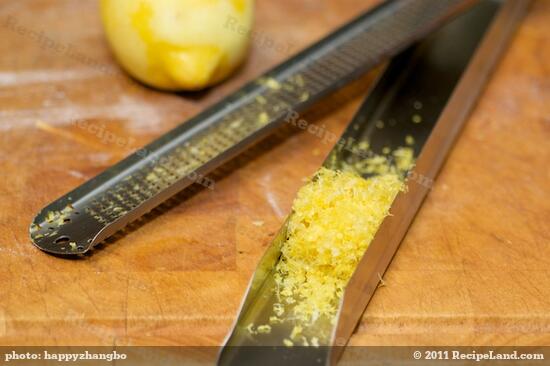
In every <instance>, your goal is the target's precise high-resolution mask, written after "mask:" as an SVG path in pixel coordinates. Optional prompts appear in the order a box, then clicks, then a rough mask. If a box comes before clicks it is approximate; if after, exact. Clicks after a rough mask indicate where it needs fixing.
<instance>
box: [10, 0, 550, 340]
mask: <svg viewBox="0 0 550 366" xmlns="http://www.w3.org/2000/svg"><path fill="white" fill-rule="evenodd" d="M373 3H374V1H362V0H339V1H336V0H332V1H328V0H325V1H319V0H304V1H290V0H285V1H267V0H261V1H258V3H257V20H256V31H257V32H256V37H255V39H254V42H253V47H252V52H251V54H250V57H249V59H248V61H247V63H246V65H244V66H243V67H242V68H241V69H240V70H239V72H238V73H237V75H235V77H233V78H232V79H231V80H229V81H227V82H225V83H223V84H222V85H220V86H217V87H215V88H212V89H210V90H208V91H205V92H200V93H195V94H190V93H181V94H169V93H161V92H157V91H154V90H151V89H148V88H146V87H144V86H142V85H140V84H138V83H136V82H134V81H132V80H131V79H129V78H128V77H127V76H126V75H125V74H124V73H123V72H122V71H120V70H119V68H118V67H117V65H116V63H115V62H114V60H113V59H112V56H111V55H110V53H109V50H108V48H107V46H106V43H105V40H104V38H103V34H102V29H101V24H100V21H99V18H98V9H97V2H96V1H94V0H83V1H76V0H21V1H11V2H8V1H3V2H2V3H1V4H0V178H1V179H0V194H1V195H0V345H74V344H78V345H213V346H215V345H219V344H221V342H222V341H223V338H224V336H225V335H226V333H227V332H228V331H229V329H230V327H231V324H232V322H233V321H234V319H235V317H236V312H237V309H238V306H239V303H240V301H241V298H242V296H243V294H244V291H245V288H246V285H247V282H248V280H249V278H250V276H251V274H252V272H253V270H254V268H255V265H256V263H257V261H258V260H259V258H260V256H261V255H262V253H263V251H264V249H265V248H266V246H267V245H268V244H269V243H270V241H271V239H272V237H273V235H274V233H275V232H276V231H277V230H278V228H279V227H280V225H281V223H282V221H283V219H284V218H285V216H286V215H287V214H288V212H289V209H290V207H291V203H292V200H293V197H294V195H295V193H296V191H297V190H298V189H299V187H300V186H301V185H302V184H303V182H302V179H303V178H304V177H306V176H308V175H310V174H312V173H313V172H314V171H315V170H316V169H317V168H318V167H319V165H320V164H321V162H322V161H323V159H324V156H325V154H326V153H327V152H328V151H329V150H330V148H331V146H329V145H327V144H324V143H323V142H322V141H321V140H320V139H318V138H317V137H316V136H314V135H311V134H308V133H307V132H297V131H282V132H281V133H279V134H277V135H276V136H274V137H271V138H268V139H267V140H266V141H264V142H263V143H261V144H260V145H258V146H257V147H255V148H254V149H253V150H252V151H250V152H249V153H246V154H244V155H243V156H242V157H240V158H238V159H236V160H235V161H233V162H231V163H230V164H229V165H228V166H227V167H225V168H224V169H222V170H220V171H219V172H217V173H216V174H215V179H216V183H215V189H214V190H204V189H203V190H201V189H192V190H190V191H188V192H184V193H183V194H181V195H179V196H178V197H177V198H176V199H175V200H173V201H172V202H171V203H170V204H169V205H165V206H163V207H162V208H161V209H160V210H158V211H157V212H156V213H153V214H151V215H149V217H148V219H147V220H146V221H147V222H146V223H145V224H144V225H140V226H137V227H134V228H132V229H131V230H128V231H127V232H125V233H124V234H123V235H119V236H118V237H117V238H116V239H114V240H110V241H109V243H107V244H106V245H103V246H102V248H101V249H100V250H98V251H96V252H95V253H94V254H93V255H91V256H88V257H86V258H83V259H80V260H66V259H60V258H56V257H53V256H50V255H47V254H45V253H42V252H41V251H39V250H38V249H36V248H35V247H33V246H32V245H31V244H30V241H29V238H28V234H27V232H28V225H29V223H30V222H31V219H32V217H33V216H34V214H35V213H36V212H37V211H38V210H39V209H40V208H42V207H43V206H45V205H46V204H47V203H49V202H50V201H52V200H54V199H55V198H57V197H59V196H60V195H62V194H64V193H66V192H67V191H69V190H71V189H73V188H74V187H75V186H77V185H80V184H81V183H83V182H84V181H86V180H87V179H89V178H92V177H93V176H94V175H96V174H98V173H99V172H101V171H102V170H103V169H105V168H107V167H109V166H110V165H112V164H113V163H115V162H117V161H118V160H120V159H121V158H123V157H124V156H126V155H128V154H129V153H130V152H131V151H132V150H134V149H136V148H138V147H140V146H141V145H143V144H145V143H147V142H148V141H150V140H152V139H154V138H155V137H157V136H159V135H160V134H161V133H163V132H165V131H168V130H169V129H171V128H172V127H174V126H176V125H178V124H179V123H180V122H182V121H183V120H185V119H187V118H189V117H190V116H192V115H194V114H196V113H197V112H199V111H201V110H202V109H203V108H205V107H206V106H208V105H211V104H212V103H214V102H215V101H217V100H219V99H220V98H221V97H223V96H224V95H227V94H228V93H230V92H231V91H232V90H235V89H236V88H237V87H239V86H240V85H242V84H243V83H244V82H245V81H246V80H249V79H251V78H252V77H254V76H255V75H258V74H259V73H261V72H262V71H265V70H266V69H268V68H269V67H270V66H272V65H274V64H276V63H277V62H279V61H281V60H283V59H284V58H285V57H287V56H289V55H290V54H292V53H294V52H296V51H297V50H299V49H300V48H301V47H303V46H305V45H307V44H309V43H311V42H313V41H314V40H316V39H318V38H319V37H321V36H322V35H323V34H325V33H327V32H328V31H330V30H331V29H334V28H335V27H337V26H338V25H339V24H342V23H343V22H345V21H346V20H348V19H350V18H352V17H353V16H354V15H356V14H358V13H359V12H361V11H362V10H364V9H367V8H368V7H370V6H371V5H372V4H373ZM549 22H550V1H546V0H538V1H534V2H533V5H532V6H531V9H530V11H529V13H528V15H527V16H526V18H525V20H524V21H523V23H522V25H521V26H520V28H519V30H518V32H517V34H516V35H515V37H514V38H513V40H512V43H511V45H510V47H509V49H508V51H507V52H505V55H504V57H503V59H502V61H501V62H500V64H499V66H498V67H497V68H496V70H495V73H494V75H493V77H492V78H491V80H490V82H489V84H488V86H487V89H486V91H485V92H484V93H483V94H482V97H481V98H480V101H479V103H478V105H477V107H476V108H475V110H474V112H473V114H472V115H471V117H470V118H469V121H468V122H467V124H466V128H465V130H464V131H463V133H462V135H461V137H460V138H459V141H458V143H457V144H456V146H455V148H454V149H453V151H452V153H451V155H450V157H449V159H448V161H447V163H446V164H445V166H444V168H443V170H442V173H441V174H440V176H439V177H438V179H437V181H436V183H435V186H434V187H433V190H432V191H431V192H430V194H429V196H428V198H427V200H426V201H425V203H424V205H423V207H422V208H421V210H420V212H419V214H418V216H417V217H416V219H415V221H414V223H413V225H412V227H411V229H410V230H409V232H408V234H407V236H406V238H405V240H404V242H403V243H402V245H401V248H400V250H399V251H398V253H397V255H396V257H395V258H394V260H393V262H392V264H391V265H390V267H389V269H388V272H387V273H386V275H385V277H384V282H385V286H383V287H380V288H379V289H378V290H377V292H376V294H375V296H374V298H373V300H372V301H371V303H370V305H369V307H368V308H367V311H366V312H365V314H364V317H363V320H362V322H361V324H360V326H359V328H358V329H357V331H356V334H354V335H353V337H352V339H351V344H353V345H393V344H398V345H550V281H549V278H550V245H549V244H550V168H549V163H548V162H549V161H550V147H549V143H548V141H549V139H550V63H549V61H548V60H550V28H549V27H548V23H549ZM40 35H42V36H40ZM375 74H376V72H373V73H371V74H370V75H368V76H366V77H365V78H364V79H362V80H361V81H360V82H358V83H355V84H354V85H352V86H350V87H349V88H346V90H344V91H342V92H341V93H339V94H338V95H335V96H332V97H331V98H329V99H328V100H327V101H326V103H325V104H324V106H323V108H321V110H317V111H313V112H312V113H310V114H308V115H307V116H306V118H307V119H308V120H309V121H311V122H314V123H317V124H319V125H323V124H324V125H325V126H326V128H327V129H328V130H329V131H331V132H334V133H340V132H341V131H342V130H343V128H344V126H345V125H346V123H347V121H349V119H350V118H351V116H352V115H353V114H354V112H355V110H356V108H357V106H358V104H359V103H360V101H361V99H362V97H363V96H364V94H365V91H366V89H367V87H368V85H370V83H371V82H372V77H373V76H374V75H375ZM113 136H114V139H115V141H114V142H113V138H112V137H113ZM254 221H262V222H263V225H261V226H257V225H254V223H253V222H254Z"/></svg>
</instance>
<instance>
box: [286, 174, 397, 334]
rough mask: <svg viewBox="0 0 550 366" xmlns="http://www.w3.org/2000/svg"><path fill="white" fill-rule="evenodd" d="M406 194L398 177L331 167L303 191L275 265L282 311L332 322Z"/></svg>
mask: <svg viewBox="0 0 550 366" xmlns="http://www.w3.org/2000/svg"><path fill="white" fill-rule="evenodd" d="M403 189H404V183H403V181H402V179H401V178H400V176H399V175H398V174H396V173H395V172H389V173H386V174H380V175H377V176H375V177H372V178H368V179H364V178H362V177H360V176H359V175H357V174H356V173H353V172H347V171H346V172H342V171H334V170H330V169H326V168H322V169H321V170H320V171H319V172H318V173H317V175H316V176H315V178H314V179H313V180H312V181H311V182H310V183H308V184H307V185H305V186H304V187H302V188H301V189H300V191H299V192H298V195H297V197H296V199H295V201H294V204H293V207H292V209H293V213H292V215H291V217H290V219H289V222H288V239H287V241H286V242H285V243H284V244H283V246H282V250H281V251H282V256H281V259H280V260H279V262H278V263H277V265H276V274H275V281H276V283H277V286H278V290H277V295H278V297H279V299H280V304H277V306H278V307H279V308H280V309H279V312H280V313H282V312H283V311H284V310H286V311H285V312H287V311H288V312H289V313H287V314H286V317H290V318H293V319H295V320H296V322H297V323H301V324H303V325H308V324H313V323H314V322H315V321H316V320H317V319H318V318H320V317H321V316H327V317H329V318H330V319H331V320H333V319H334V316H335V314H336V310H337V305H338V301H339V299H340V297H341V295H342V293H343V291H344V288H345V286H346V284H347V283H348V281H349V279H350V277H351V275H352V274H353V272H354V270H355V268H356V266H357V263H358V262H359V260H360V259H361V257H362V256H363V254H364V253H365V250H366V249H367V247H368V245H369V244H370V242H371V241H372V239H373V237H374V235H375V234H376V231H377V230H378V227H379V226H380V224H381V222H382V220H383V219H384V217H386V216H387V215H388V213H389V209H390V207H391V204H392V202H393V200H394V198H395V196H396V195H397V193H398V192H399V191H400V190H403ZM289 304H293V305H292V306H289ZM282 307H285V308H287V309H284V310H283V309H282Z"/></svg>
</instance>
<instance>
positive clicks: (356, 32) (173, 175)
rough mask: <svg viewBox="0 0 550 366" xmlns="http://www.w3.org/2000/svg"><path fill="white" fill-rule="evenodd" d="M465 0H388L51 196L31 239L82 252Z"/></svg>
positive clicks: (47, 247) (64, 251)
mask: <svg viewBox="0 0 550 366" xmlns="http://www.w3.org/2000/svg"><path fill="white" fill-rule="evenodd" d="M470 3H472V1H471V0H470V1H468V0H440V1H437V2H434V1H431V0H391V1H387V2H384V3H383V4H381V5H379V6H378V7H376V8H374V9H373V10H371V11H369V12H367V13H365V14H363V15H361V16H360V17H358V18H356V19H355V20H353V21H351V22H350V23H348V24H346V25H345V26H343V27H342V28H340V29H338V30H337V31H335V32H334V33H332V34H330V35H329V36H327V37H326V38H324V39H322V40H321V41H319V42H317V43H316V44H314V45H313V46H311V47H309V48H307V49H306V50H304V51H302V52H300V53H299V54H297V55H296V56H294V57H292V58H290V59H289V60H287V61H286V62H284V63H282V64H281V65H279V66H277V67H275V68H274V69H272V70H271V71H269V72H267V73H266V74H264V75H263V76H261V77H260V78H258V79H256V80H254V81H252V82H250V83H248V84H247V85H245V86H244V87H242V88H241V89H240V90H238V91H237V92H235V93H234V94H232V95H230V96H229V97H227V98H225V99H224V100H222V101H221V102H219V103H217V104H216V105H214V106H212V107H211V108H208V109H207V110H205V111H204V112H202V113H200V114H199V115H197V116H195V117H194V118H192V119H190V120H189V121H187V122H186V123H184V124H182V125H180V126H179V127H177V128H175V129H174V130H172V131H170V132H168V133H167V134H165V135H163V136H162V137H160V138H159V139H157V140H155V141H154V142H152V143H151V144H149V145H147V146H146V147H144V148H143V149H140V150H138V151H137V152H135V153H134V154H132V155H130V156H129V157H128V158H126V159H124V160H122V161H121V162H119V163H118V164H116V165H115V166H113V167H111V168H109V169H107V170H106V171H104V172H103V173H101V174H100V175H98V176H97V177H95V178H93V179H91V180H89V181H88V182H86V183H84V184H83V185H81V186H80V187H78V188H76V189H75V190H73V191H71V192H69V193H68V194H66V195H65V196H63V197H61V198H59V199H58V200H56V201H54V202H53V203H51V204H50V205H48V206H47V207H45V208H44V209H42V211H40V212H39V213H38V215H37V216H36V217H35V219H34V221H33V223H32V224H31V226H30V236H31V239H32V241H33V243H34V244H35V245H36V246H38V247H39V248H40V249H42V250H44V251H46V252H50V253H53V254H58V255H75V254H83V253H85V252H87V251H88V250H90V249H91V248H92V247H93V246H94V245H96V244H98V243H100V242H102V241H103V240H105V239H106V238H108V237H109V236H111V235H113V234H114V233H115V232H117V231H119V230H120V229H122V228H123V227H124V226H126V225H127V224H128V223H130V222H131V221H133V220H135V219H137V218H139V217H141V216H142V215H144V214H146V213H147V212H149V211H150V210H151V209H153V208H154V207H156V206H157V205H159V204H160V203H162V202H163V201H165V200H166V199H168V198H170V197H171V196H173V195H174V194H176V193H178V192H179V191H181V190H182V189H183V188H185V187H187V186H189V185H190V184H192V183H194V182H198V183H200V184H203V185H206V186H211V185H212V184H213V182H212V181H210V180H209V179H208V178H206V177H205V174H207V173H208V172H210V171H211V170H213V169H214V168H216V167H218V166H219V165H221V164H222V163H223V162H225V161H227V160H228V159H231V158H232V157H234V156H235V155H237V154H238V153H239V152H241V151H243V150H244V149H246V148H247V147H249V146H250V145H252V144H253V143H254V142H256V141H258V140H259V139H261V138H263V137H265V136H266V135H267V134H269V133H270V132H271V131H272V130H273V129H275V128H276V127H278V126H280V125H282V124H283V123H284V120H285V116H286V115H287V113H288V112H289V111H297V112H300V111H303V110H305V109H306V108H307V107H309V106H311V105H312V104H314V103H315V102H316V101H318V100H320V99H321V98H322V97H324V96H326V95H327V94H329V93H331V92H333V91H335V90H336V89H338V88H340V87H342V86H343V85H345V84H347V83H349V82H350V81H352V80H354V79H356V78H357V77H359V76H360V75H362V74H363V73H364V72H366V71H367V70H369V69H370V68H372V67H374V66H376V65H377V64H378V63H380V62H381V61H382V60H384V59H387V58H389V57H392V56H394V55H395V54H397V53H399V52H400V51H401V50H403V49H404V48H406V47H407V46H408V45H410V44H411V43H413V42H414V41H416V40H418V39H420V38H422V37H424V36H425V35H426V34H427V33H429V32H430V31H432V30H434V29H435V28H436V27H438V26H439V25H440V24H441V23H442V22H444V21H445V20H447V19H448V18H449V17H450V16H452V15H455V14H456V13H458V12H459V11H461V10H464V9H465V7H466V5H469V4H470Z"/></svg>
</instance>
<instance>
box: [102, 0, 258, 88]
mask: <svg viewBox="0 0 550 366" xmlns="http://www.w3.org/2000/svg"><path fill="white" fill-rule="evenodd" d="M253 8H254V3H253V0H101V17H102V20H103V25H104V28H105V33H106V36H107V40H108V42H109V44H110V46H111V48H112V49H113V52H114V54H115V57H116V58H117V60H118V62H119V63H120V64H121V65H122V67H123V68H124V69H125V70H126V71H127V72H128V73H129V74H131V75H132V76H133V77H135V78H136V79H138V80H140V81H141V82H143V83H145V84H147V85H150V86H152V87H155V88H159V89H163V90H199V89H203V88H205V87H207V86H210V85H213V84H215V83H218V82H220V81H221V80H223V79H225V78H226V77H228V76H229V75H230V74H231V73H232V72H233V71H234V70H235V69H236V68H237V67H238V66H239V65H240V64H241V63H242V62H243V60H244V58H245V57H246V54H247V49H248V44H249V40H250V33H251V32H250V29H251V27H252V20H253Z"/></svg>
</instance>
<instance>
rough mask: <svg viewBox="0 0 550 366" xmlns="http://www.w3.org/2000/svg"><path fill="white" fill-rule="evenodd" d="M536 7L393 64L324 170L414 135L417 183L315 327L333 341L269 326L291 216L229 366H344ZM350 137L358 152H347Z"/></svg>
mask: <svg viewBox="0 0 550 366" xmlns="http://www.w3.org/2000/svg"><path fill="white" fill-rule="evenodd" d="M527 5H528V3H527V2H525V1H516V0H510V1H506V2H505V4H504V5H503V4H502V2H501V1H493V0H483V1H481V2H479V4H477V5H475V6H474V7H473V8H472V9H471V10H469V11H468V12H466V13H465V14H464V15H462V16H460V17H458V18H457V19H455V20H454V21H452V22H450V23H449V24H447V25H445V26H444V27H442V28H441V29H440V30H439V31H437V32H435V33H434V34H432V35H430V36H429V37H427V38H426V39H425V40H423V41H422V42H421V43H419V44H418V45H416V46H414V47H411V48H410V49H408V50H406V51H404V52H403V53H402V54H400V55H399V56H397V57H396V58H395V59H394V60H392V62H391V63H390V64H389V66H388V67H387V69H386V71H385V72H384V73H383V75H382V76H381V77H380V78H379V80H378V81H377V83H376V85H375V86H374V88H373V89H372V90H371V92H370V93H369V96H368V97H367V98H366V100H365V102H364V103H363V105H362V106H361V107H360V108H359V110H358V112H357V114H356V115H355V116H354V118H353V120H352V121H351V122H350V124H349V126H348V127H347V129H346V130H345V132H344V133H343V135H342V138H341V139H340V140H339V142H341V141H344V142H346V143H344V144H336V146H335V147H334V149H333V150H332V152H331V153H330V154H329V156H328V157H327V159H326V160H325V162H324V166H325V167H327V168H331V169H340V168H341V167H342V166H344V165H346V166H347V167H350V166H353V164H354V162H355V160H356V159H357V158H358V155H357V154H354V153H352V151H354V150H353V146H356V145H360V144H361V142H363V141H368V142H369V143H370V144H371V149H372V151H373V152H374V153H377V154H382V149H383V147H387V146H389V147H393V148H395V147H399V146H403V142H404V140H405V136H406V135H412V136H414V139H415V140H416V143H415V149H414V155H415V158H416V166H415V168H414V170H413V173H414V174H416V177H415V176H414V175H409V180H408V184H407V185H408V192H407V193H405V194H399V195H398V196H397V198H396V199H395V201H394V202H393V204H392V209H391V212H392V215H391V216H388V217H387V218H386V219H384V222H383V223H382V225H381V226H380V228H379V229H378V232H377V233H376V236H375V238H374V240H373V241H372V242H371V244H370V245H369V247H368V249H367V251H366V253H365V255H364V256H363V258H362V259H361V260H360V262H359V263H358V266H357V268H356V270H355V273H354V274H353V276H352V278H351V279H350V281H349V283H348V285H347V287H346V289H345V292H344V294H343V296H342V298H341V301H340V307H339V312H338V314H337V317H336V321H335V323H334V324H333V323H331V322H330V321H328V320H327V321H326V322H322V323H315V324H314V325H313V326H312V327H310V328H308V334H314V335H321V334H326V335H328V336H327V337H326V339H325V341H324V342H323V343H320V345H321V346H320V347H311V346H310V347H304V346H293V347H286V346H283V341H284V339H285V338H289V335H290V334H291V332H292V330H293V327H294V323H293V322H292V321H291V319H290V320H289V321H286V322H282V323H270V321H269V318H270V316H271V315H273V306H274V305H275V303H277V302H279V301H280V299H278V298H277V292H276V286H277V285H276V283H275V281H274V270H275V265H276V263H277V261H278V260H279V258H280V256H281V247H282V245H283V243H284V241H285V240H286V237H287V222H288V220H287V221H286V222H285V223H284V224H283V226H282V228H281V229H280V231H279V233H278V234H277V236H276V237H275V239H274V240H273V242H272V243H271V245H270V246H269V247H268V248H267V251H266V253H265V254H264V256H263V258H262V259H261V260H260V263H259V264H258V267H257V269H256V272H255V273H254V275H253V277H252V279H251V282H250V285H249V288H248V290H247V293H246V295H245V298H244V300H243V303H242V306H241V309H240V312H239V316H238V318H237V320H236V322H235V324H234V327H233V329H232V330H231V332H230V334H229V335H228V337H227V339H226V341H225V344H224V347H223V349H222V351H221V353H220V356H219V359H218V364H219V365H224V366H225V365H227V366H229V365H240V364H257V363H261V364H262V365H279V364H282V363H285V364H292V365H294V364H299V365H328V364H336V362H337V360H338V358H339V356H340V354H341V352H342V351H343V347H344V346H345V345H346V343H347V341H348V339H349V337H350V336H351V334H352V332H353V331H354V329H355V327H356V325H357V323H358V322H359V320H360V318H361V316H362V313H363V311H364V310H365V307H366V306H367V304H368V302H369V300H370V298H371V296H372V295H373V293H374V291H375V289H376V287H377V285H378V282H379V281H380V278H381V275H382V274H383V273H384V272H385V270H386V268H387V266H388V265H389V263H390V261H391V259H392V257H393V255H394V253H395V252H396V250H397V247H398V246H399V244H400V242H401V240H402V238H403V237H404V235H405V233H406V231H407V229H408V227H409V225H410V223H411V222H412V220H413V218H414V215H415V214H416V212H417V210H418V209H419V207H420V205H421V203H422V200H423V199H424V197H425V196H426V194H427V192H428V191H429V189H430V184H431V180H432V179H433V178H434V177H435V175H436V173H437V171H438V170H439V168H440V167H441V165H442V163H443V160H444V159H445V156H446V155H447V153H448V151H449V150H450V147H451V145H452V143H453V142H454V140H455V139H456V137H457V135H458V133H459V131H460V128H461V127H462V125H463V123H464V121H465V119H466V117H467V115H468V113H469V111H470V110H471V109H472V107H473V105H474V104H475V101H476V98H477V97H478V95H479V94H480V92H481V90H482V88H483V85H484V83H485V81H486V80H487V78H488V76H489V74H490V71H491V69H492V68H493V67H494V65H495V64H496V62H497V60H498V58H499V56H500V54H501V53H502V51H503V49H504V47H505V45H506V43H507V40H508V39H509V38H510V37H511V35H512V33H513V30H514V29H515V26H516V25H517V23H518V21H519V20H520V19H521V16H522V15H523V13H524V12H525V9H526V8H527ZM450 44H452V45H453V47H452V48H451V47H449V45H450ZM418 103H421V107H420V108H419V104H418ZM417 113H419V114H421V115H422V123H414V122H413V121H412V120H411V117H412V116H414V115H415V114H417ZM390 120H393V121H394V123H393V124H389V123H388V124H386V125H385V127H384V128H380V127H379V125H378V124H377V122H378V121H385V122H389V121H390ZM350 141H351V142H352V145H351V147H350V149H349V150H348V149H343V148H342V146H349V145H348V144H347V143H348V142H350ZM363 176H364V177H368V175H363ZM418 177H423V178H422V180H421V179H417V178H418ZM290 316H291V315H290ZM250 324H254V325H255V326H258V325H262V324H270V326H271V330H270V332H269V333H267V334H254V335H253V334H251V332H250V330H249V328H248V326H249V325H250ZM319 338H320V336H319ZM356 361H358V360H356Z"/></svg>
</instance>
